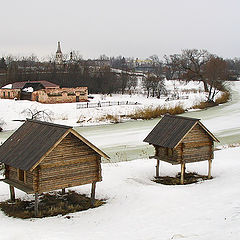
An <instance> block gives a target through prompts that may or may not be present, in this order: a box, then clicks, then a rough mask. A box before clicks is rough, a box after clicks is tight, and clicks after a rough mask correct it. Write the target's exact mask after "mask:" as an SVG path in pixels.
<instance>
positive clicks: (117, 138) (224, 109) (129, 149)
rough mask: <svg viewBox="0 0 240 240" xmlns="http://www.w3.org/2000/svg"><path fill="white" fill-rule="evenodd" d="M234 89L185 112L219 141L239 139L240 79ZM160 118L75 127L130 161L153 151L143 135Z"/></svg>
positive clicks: (113, 158)
mask: <svg viewBox="0 0 240 240" xmlns="http://www.w3.org/2000/svg"><path fill="white" fill-rule="evenodd" d="M231 89H232V100H231V101H230V102H228V103H226V104H223V105H221V106H217V107H213V108H209V109H207V110H201V111H194V112H187V113H184V114H182V115H183V116H187V117H193V118H199V119H201V122H202V123H203V124H204V125H205V126H206V127H207V128H208V129H209V130H210V131H211V132H213V134H214V135H215V136H216V137H217V138H218V139H219V140H220V145H225V144H232V143H240V82H235V83H233V85H232V87H231ZM158 121H159V119H154V120H148V121H140V120H139V121H129V122H125V123H120V124H112V125H100V126H91V127H75V128H74V129H75V130H76V131H78V132H79V133H80V134H81V135H83V136H84V137H86V138H87V139H88V140H90V141H91V142H92V143H93V144H95V145H96V146H98V147H99V148H101V149H102V150H103V151H104V152H106V153H107V154H108V155H109V156H110V157H111V161H112V162H118V161H129V160H132V159H138V158H145V157H148V156H149V155H152V154H153V147H152V146H149V145H148V144H146V143H143V139H144V138H145V137H146V136H147V134H148V133H149V132H150V131H151V129H152V128H153V127H154V126H155V125H156V124H157V122H158ZM12 132H13V131H8V132H2V133H0V141H4V140H5V139H6V138H7V137H8V136H10V134H11V133H12ZM218 145H219V144H218Z"/></svg>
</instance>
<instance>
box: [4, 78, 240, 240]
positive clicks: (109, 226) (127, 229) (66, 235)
mask: <svg viewBox="0 0 240 240" xmlns="http://www.w3.org/2000/svg"><path fill="white" fill-rule="evenodd" d="M166 84H169V86H168V88H169V89H170V88H171V89H172V91H173V90H174V89H176V88H182V89H183V90H185V91H184V92H183V91H182V93H181V94H182V95H183V94H186V89H191V88H194V89H196V88H197V87H200V86H199V85H195V83H189V85H184V84H182V83H180V84H179V83H177V82H176V83H175V86H174V85H173V83H166ZM171 84H172V85H171ZM234 91H236V92H238V94H239V91H240V84H239V83H235V85H234ZM188 96H189V99H187V100H180V101H181V102H182V103H183V104H184V106H186V107H187V106H190V105H191V104H193V103H194V102H195V101H199V100H200V99H201V98H204V97H205V95H204V94H202V93H201V92H198V91H197V93H192V92H191V93H188ZM106 100H107V101H109V100H110V101H116V100H119V101H121V100H125V101H127V100H128V101H133V102H134V101H137V102H140V103H141V104H142V105H138V106H120V107H118V106H114V107H105V108H96V109H76V103H70V104H55V105H54V104H49V105H46V104H40V103H34V102H30V101H13V100H6V99H1V100H0V116H1V118H2V120H4V121H5V123H6V124H5V125H4V126H3V127H4V129H15V128H17V127H18V126H19V125H20V124H22V123H19V122H15V121H12V120H13V119H24V118H25V117H26V116H24V114H22V111H23V110H24V109H27V108H31V109H34V108H37V109H39V110H41V109H46V110H48V111H49V112H50V111H52V112H53V115H54V122H58V123H62V124H66V125H77V124H76V121H77V120H78V119H79V117H80V116H82V118H85V119H92V120H90V121H88V122H87V121H86V122H85V124H97V123H98V122H97V120H96V119H97V118H98V117H99V116H102V115H104V114H107V113H110V114H119V115H120V114H126V113H128V112H131V111H133V110H134V109H136V108H138V107H146V106H157V105H160V104H172V105H173V104H177V103H178V102H179V101H177V100H174V101H170V103H169V102H168V103H166V102H165V101H164V99H156V98H154V99H153V98H149V99H147V98H146V97H143V96H127V95H125V96H122V95H118V96H116V95H114V96H112V97H110V96H101V95H94V99H93V100H92V101H95V102H98V101H106ZM222 109H223V107H221V106H219V107H218V108H216V111H217V114H216V113H215V110H214V109H211V110H206V111H201V112H200V113H197V112H194V113H189V114H196V116H192V117H199V116H198V114H200V115H201V117H200V118H203V121H202V122H203V123H204V125H205V126H206V127H207V128H208V129H209V130H211V131H213V132H214V134H215V132H217V135H216V136H217V137H218V134H219V133H221V132H223V133H225V134H226V135H228V134H230V132H229V131H235V132H237V131H239V129H240V128H239V119H240V115H239V114H240V111H239V109H240V108H239V98H238V99H237V101H235V100H234V101H233V102H231V103H229V104H226V105H224V110H222ZM210 111H211V116H210ZM123 125H124V124H123ZM128 126H129V125H128ZM151 128H152V126H150V125H149V126H146V127H142V129H141V130H140V131H138V130H136V129H137V128H131V129H130V132H128V135H126V134H122V132H121V131H122V130H121V129H119V133H117V134H118V135H117V137H116V138H115V139H114V137H113V136H116V134H113V133H112V135H111V131H109V132H106V131H105V135H104V138H102V137H101V138H100V137H99V135H97V133H95V135H97V137H96V138H95V141H96V145H97V146H101V148H102V147H103V146H104V147H106V146H115V145H117V144H119V141H120V143H121V144H126V146H127V147H128V145H127V143H128V142H130V143H131V144H133V143H134V144H140V142H141V143H142V139H143V137H144V136H146V133H147V132H149V131H150V130H151ZM103 129H105V128H103ZM225 131H227V132H225ZM1 134H4V133H1ZM86 137H87V139H89V138H90V141H92V140H94V139H91V138H92V137H93V136H87V135H86ZM117 140H118V142H117ZM238 142H239V138H238ZM94 143H95V142H94ZM236 146H238V147H235V148H226V146H224V147H223V149H221V150H218V151H215V153H214V155H215V157H214V160H213V167H212V175H213V179H212V180H208V181H203V182H199V183H196V184H190V185H184V186H167V185H161V184H157V183H154V182H153V181H151V180H152V178H153V176H154V174H155V165H156V161H155V160H153V159H136V160H134V161H128V162H119V163H103V164H102V172H103V181H102V182H100V183H97V188H96V197H97V198H99V199H106V204H105V205H103V206H101V207H99V208H95V209H90V210H87V211H83V212H77V213H72V214H69V216H71V218H70V219H67V218H65V216H56V217H49V218H43V219H30V220H21V219H15V218H10V217H7V216H5V215H4V214H3V212H1V211H0V232H1V235H0V236H1V237H0V239H1V240H13V239H31V240H35V239H36V240H55V239H56V240H59V239H61V240H68V239H71V240H75V239H76V240H77V239H80V238H81V239H85V240H95V239H97V240H113V239H114V240H122V239H130V240H135V239H136V240H155V239H156V240H159V239H161V240H170V239H188V240H209V239H216V240H226V239H230V240H238V239H240V228H239V226H240V198H239V195H240V188H239V186H238V185H239V184H240V161H239V155H240V147H239V144H236ZM115 150H116V148H115ZM186 168H187V171H195V172H198V173H199V174H207V168H208V162H207V161H204V162H199V163H191V164H187V165H186ZM179 171H180V166H179V165H178V166H172V165H170V164H168V163H165V162H161V167H160V173H161V175H168V176H174V175H175V174H176V173H177V172H179ZM90 188H91V186H90V185H84V186H79V187H75V188H72V189H73V190H76V191H78V192H80V193H84V194H87V195H90ZM0 190H1V193H0V201H3V200H7V199H9V186H8V185H7V184H5V183H3V182H0ZM16 196H17V197H20V198H22V199H28V198H32V197H33V196H32V195H26V194H25V193H23V192H21V191H20V190H16Z"/></svg>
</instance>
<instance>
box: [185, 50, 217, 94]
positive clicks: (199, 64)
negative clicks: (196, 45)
mask: <svg viewBox="0 0 240 240" xmlns="http://www.w3.org/2000/svg"><path fill="white" fill-rule="evenodd" d="M211 56H212V55H211V54H210V53H209V52H208V51H207V50H204V49H202V50H198V49H185V50H182V54H181V62H180V66H181V68H182V70H183V71H184V74H183V77H184V78H185V79H186V80H197V81H202V82H203V84H204V90H205V91H206V92H207V91H208V86H207V82H206V81H205V79H204V66H205V64H206V63H207V62H208V61H209V59H210V58H211Z"/></svg>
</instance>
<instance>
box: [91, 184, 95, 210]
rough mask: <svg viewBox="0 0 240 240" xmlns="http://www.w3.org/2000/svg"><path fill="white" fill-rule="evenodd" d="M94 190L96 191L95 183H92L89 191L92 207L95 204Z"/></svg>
mask: <svg viewBox="0 0 240 240" xmlns="http://www.w3.org/2000/svg"><path fill="white" fill-rule="evenodd" d="M95 190H96V182H93V183H92V190H91V204H92V206H94V204H95Z"/></svg>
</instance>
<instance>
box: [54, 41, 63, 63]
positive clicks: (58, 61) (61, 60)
mask: <svg viewBox="0 0 240 240" xmlns="http://www.w3.org/2000/svg"><path fill="white" fill-rule="evenodd" d="M62 57H63V56H62V51H61V47H60V42H58V47H57V52H56V59H55V62H56V64H59V65H60V64H62V63H63V59H62Z"/></svg>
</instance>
